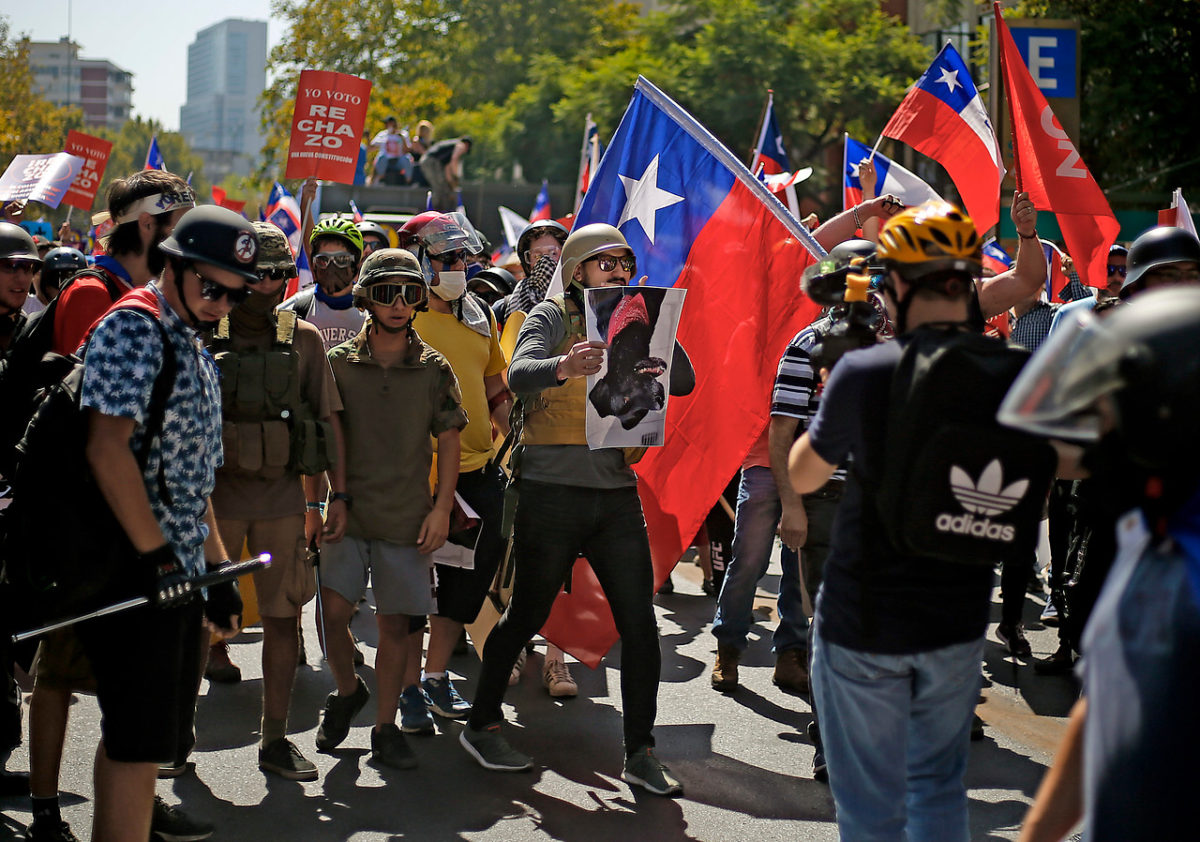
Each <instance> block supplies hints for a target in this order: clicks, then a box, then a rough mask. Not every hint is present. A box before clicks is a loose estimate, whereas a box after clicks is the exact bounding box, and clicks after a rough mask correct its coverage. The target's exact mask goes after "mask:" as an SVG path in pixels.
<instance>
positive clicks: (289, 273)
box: [255, 266, 296, 282]
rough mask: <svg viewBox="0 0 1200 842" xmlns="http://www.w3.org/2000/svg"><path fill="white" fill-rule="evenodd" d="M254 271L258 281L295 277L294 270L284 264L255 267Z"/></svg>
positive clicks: (282, 279) (284, 279)
mask: <svg viewBox="0 0 1200 842" xmlns="http://www.w3.org/2000/svg"><path fill="white" fill-rule="evenodd" d="M255 273H256V274H257V275H258V280H259V281H260V282H265V281H286V280H288V279H289V278H294V277H296V272H295V270H293V269H289V268H288V267H286V266H276V267H275V268H274V269H257V270H255Z"/></svg>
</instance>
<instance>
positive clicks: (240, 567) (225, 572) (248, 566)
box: [12, 553, 271, 643]
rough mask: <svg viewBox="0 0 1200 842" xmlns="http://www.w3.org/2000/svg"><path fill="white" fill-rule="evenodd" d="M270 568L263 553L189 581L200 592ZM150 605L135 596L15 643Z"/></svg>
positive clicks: (35, 631)
mask: <svg viewBox="0 0 1200 842" xmlns="http://www.w3.org/2000/svg"><path fill="white" fill-rule="evenodd" d="M270 566H271V554H270V553H263V554H262V555H259V556H255V557H254V558H251V559H247V560H246V561H239V562H235V563H233V564H226V565H225V566H224V567H222V568H221V569H220V570H213V571H211V572H208V573H201V574H200V575H199V576H193V577H192V578H190V579H188V585H190V586H191V588H192V589H193V590H199V589H200V588H207V587H208V586H209V585H219V584H221V583H222V582H228V581H230V580H232V579H237V578H240V577H241V576H245V575H246V574H247V573H256V572H258V571H259V570H264V569H266V568H267V567H270ZM149 603H150V597H148V596H135V597H134V598H133V599H127V600H125V601H123V602H116V603H113V604H112V605H106V606H104V607H103V608H97V609H96V610H95V611H90V612H88V613H87V614H81V615H79V616H78V617H71V618H69V619H66V620H59V621H58V622H57V623H51V624H50V625H47V626H42V627H41V628H36V629H30V630H29V631H23V632H20V633H18V634H14V635H13V637H12V639H13V643H20V642H21V641H23V640H29V639H30V638H34V637H40V636H42V635H43V634H47V633H49V632H52V631H58V630H59V629H64V628H66V627H67V626H73V625H75V624H76V623H82V622H84V621H85V620H94V619H96V618H97V617H107V616H108V615H109V614H116V613H119V612H121V611H128V610H129V609H130V608H137V607H138V606H141V605H148V604H149Z"/></svg>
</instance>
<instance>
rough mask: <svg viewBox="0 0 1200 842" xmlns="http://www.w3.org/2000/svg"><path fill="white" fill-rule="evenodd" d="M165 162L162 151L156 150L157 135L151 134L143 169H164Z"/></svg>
mask: <svg viewBox="0 0 1200 842" xmlns="http://www.w3.org/2000/svg"><path fill="white" fill-rule="evenodd" d="M166 168H167V162H166V161H164V160H163V156H162V153H161V152H159V151H158V135H151V137H150V148H149V149H147V150H146V166H144V167H142V169H144V170H165V169H166Z"/></svg>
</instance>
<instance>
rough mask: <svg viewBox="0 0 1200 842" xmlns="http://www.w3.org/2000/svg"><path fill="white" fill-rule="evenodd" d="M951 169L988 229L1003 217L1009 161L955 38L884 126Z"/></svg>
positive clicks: (973, 215)
mask: <svg viewBox="0 0 1200 842" xmlns="http://www.w3.org/2000/svg"><path fill="white" fill-rule="evenodd" d="M883 136H884V137H890V138H893V139H895V140H902V141H904V142H905V143H907V144H908V145H909V146H911V147H912V148H913V149H916V150H917V151H918V152H921V153H922V154H925V155H928V156H929V157H930V158H933V160H935V161H937V162H938V163H939V164H941V165H942V166H943V167H945V168H946V172H948V173H949V174H950V178H952V179H954V186H955V187H957V188H958V193H959V195H960V196H962V200H963V204H964V205H966V210H967V213H969V214H970V215H971V218H972V219H973V220H974V221H975V228H976V229H977V230H978V231H979V233H980V234H982V233H983V232H984V231H986V230H987V229H989V228H991V227H992V226H993V225H995V224H996V223H997V222H999V221H1000V182H1001V181H1002V180H1003V178H1004V162H1003V158H1001V156H1000V144H999V142H998V141H997V140H996V132H995V131H994V130H993V129H992V123H991V120H989V119H988V116H987V109H986V108H985V107H984V105H983V100H982V99H981V98H980V96H979V91H977V90H976V89H975V83H974V82H972V81H971V71H969V70H968V69H967V65H966V62H964V61H963V59H962V56H960V55H959V54H958V50H956V49H954V46H953V45H952V44H950V43H949V42H947V43H946V46H944V47H942V51H941V52H940V53H938V54H937V58H935V59H934V60H933V64H931V65H929V69H928V70H926V71H925V73H924V74H922V76H921V78H920V79H918V80H917V83H916V85H914V86H913V87H912V89H911V90H910V91H909V92H908V96H906V97H905V98H904V101H903V102H901V103H900V107H899V108H897V109H896V113H895V114H893V115H892V119H891V120H888V124H887V125H886V126H884V127H883Z"/></svg>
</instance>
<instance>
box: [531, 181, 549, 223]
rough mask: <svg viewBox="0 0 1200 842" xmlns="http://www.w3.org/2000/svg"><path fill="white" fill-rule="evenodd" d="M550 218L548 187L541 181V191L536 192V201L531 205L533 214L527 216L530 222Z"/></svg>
mask: <svg viewBox="0 0 1200 842" xmlns="http://www.w3.org/2000/svg"><path fill="white" fill-rule="evenodd" d="M549 218H550V186H549V185H548V184H547V183H546V179H544V178H543V179H542V189H541V190H539V191H538V194H537V201H535V202H534V203H533V213H531V214H529V221H530V222H537V221H538V220H539V219H549Z"/></svg>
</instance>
